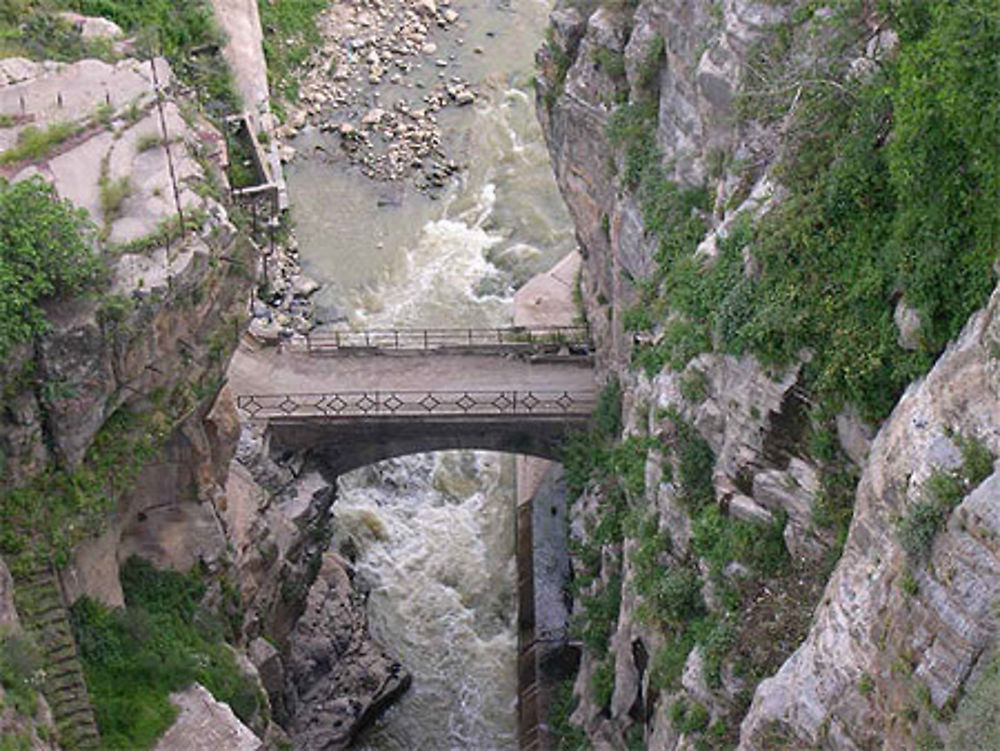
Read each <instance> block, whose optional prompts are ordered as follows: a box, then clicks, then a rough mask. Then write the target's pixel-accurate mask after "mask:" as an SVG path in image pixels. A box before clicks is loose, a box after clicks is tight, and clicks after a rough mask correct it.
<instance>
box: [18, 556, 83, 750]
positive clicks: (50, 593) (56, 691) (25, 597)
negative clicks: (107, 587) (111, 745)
mask: <svg viewBox="0 0 1000 751" xmlns="http://www.w3.org/2000/svg"><path fill="white" fill-rule="evenodd" d="M15 601H16V603H17V609H18V613H19V614H20V616H21V620H22V622H23V623H24V625H25V627H27V629H28V630H29V631H31V632H32V633H33V634H34V636H35V639H36V641H37V642H38V647H39V649H40V650H41V652H42V655H43V658H44V660H45V683H44V684H43V686H42V693H43V694H44V695H45V699H46V700H47V701H48V703H49V706H50V707H51V709H52V716H53V718H54V719H55V724H56V730H57V732H58V736H59V744H60V745H61V746H62V747H63V748H64V749H67V751H91V750H94V751H96V750H97V749H100V748H101V738H100V734H99V733H98V730H97V721H96V719H95V718H94V710H93V707H91V705H90V695H89V694H88V693H87V684H86V682H85V681H84V677H83V666H82V665H81V664H80V660H79V659H78V657H77V652H76V642H75V640H74V639H73V629H72V627H71V626H70V622H69V613H68V612H67V610H66V601H65V598H64V597H63V592H62V588H61V586H60V584H59V580H58V578H57V576H56V574H55V572H54V571H53V570H52V569H51V568H47V567H46V568H38V569H35V570H34V571H32V572H31V573H29V574H26V575H22V576H18V577H17V578H16V580H15Z"/></svg>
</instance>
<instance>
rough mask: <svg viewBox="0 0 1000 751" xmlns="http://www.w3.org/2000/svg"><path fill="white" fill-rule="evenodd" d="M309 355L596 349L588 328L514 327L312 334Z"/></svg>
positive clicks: (309, 340)
mask: <svg viewBox="0 0 1000 751" xmlns="http://www.w3.org/2000/svg"><path fill="white" fill-rule="evenodd" d="M307 346H308V351H309V353H310V354H313V355H323V354H338V353H349V352H357V351H358V350H375V351H451V352H454V351H456V350H473V351H478V350H482V349H494V350H495V349H497V348H501V349H513V350H527V351H532V352H538V351H542V352H553V351H558V350H560V349H563V348H565V349H566V351H567V352H568V353H569V354H590V353H591V352H592V350H593V345H592V343H591V339H590V329H589V328H588V327H586V326H514V327H508V328H492V329H489V328H465V329H459V328H450V329H443V328H439V329H372V330H367V331H327V332H313V333H311V334H309V336H308V338H307Z"/></svg>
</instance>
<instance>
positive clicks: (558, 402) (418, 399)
mask: <svg viewBox="0 0 1000 751" xmlns="http://www.w3.org/2000/svg"><path fill="white" fill-rule="evenodd" d="M596 401H597V395H596V393H595V392H593V391H544V390H543V391H534V390H531V391H338V392H331V393H326V394H244V395H240V396H237V397H236V406H237V407H238V408H239V409H240V411H241V412H243V413H244V414H245V415H246V416H247V417H249V418H250V419H256V420H263V419H271V418H283V417H329V418H333V419H336V418H351V419H356V418H358V417H371V418H386V417H426V416H428V415H435V416H438V415H451V416H463V415H469V416H472V415H475V416H488V415H520V416H533V417H551V416H560V415H586V414H589V413H590V412H592V411H593V409H594V406H595V404H596Z"/></svg>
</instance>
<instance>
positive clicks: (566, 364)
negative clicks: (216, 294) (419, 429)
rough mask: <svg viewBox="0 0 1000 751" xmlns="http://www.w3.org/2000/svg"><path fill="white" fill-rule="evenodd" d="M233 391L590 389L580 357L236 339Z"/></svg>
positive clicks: (589, 376)
mask: <svg viewBox="0 0 1000 751" xmlns="http://www.w3.org/2000/svg"><path fill="white" fill-rule="evenodd" d="M228 376H229V385H230V388H231V389H232V390H233V392H234V393H236V394H316V393H326V392H333V391H338V392H342V391H376V390H378V391H387V392H388V391H410V392H412V391H483V392H485V391H519V392H527V391H547V392H552V391H568V392H587V391H593V390H594V388H595V385H594V372H593V370H592V368H591V367H590V363H589V362H588V361H587V360H586V359H583V358H580V359H576V358H571V357H570V358H565V359H560V360H557V361H546V362H531V361H530V360H529V359H527V358H523V357H518V356H516V355H498V354H451V353H443V352H436V353H414V354H412V355H406V356H397V357H365V356H359V357H311V356H310V355H309V354H308V352H305V351H293V350H287V349H286V350H285V351H283V352H279V351H278V350H277V349H274V348H264V349H258V350H256V351H255V350H254V348H253V347H252V346H251V345H248V344H246V343H241V344H240V347H239V348H238V350H237V352H236V354H235V355H234V357H233V360H232V363H231V364H230V367H229V373H228Z"/></svg>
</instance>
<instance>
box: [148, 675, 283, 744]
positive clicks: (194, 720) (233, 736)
mask: <svg viewBox="0 0 1000 751" xmlns="http://www.w3.org/2000/svg"><path fill="white" fill-rule="evenodd" d="M170 702H171V703H172V704H173V705H174V706H175V707H177V709H178V710H179V713H178V715H177V720H176V721H175V722H174V724H173V725H171V726H170V729H169V730H167V732H166V733H164V735H163V737H162V738H160V740H159V741H158V742H157V744H156V746H155V747H154V749H155V751H220V749H226V751H259V749H261V748H263V747H264V744H263V743H262V742H261V740H260V738H258V737H257V736H256V735H254V734H253V732H252V731H251V730H250V728H248V727H247V726H246V725H244V724H243V723H242V722H240V721H239V719H238V718H237V717H236V715H235V714H233V710H231V709H230V708H229V705H228V704H222V703H221V702H217V701H216V700H215V699H214V698H213V697H212V694H211V693H209V691H208V689H206V688H205V687H204V686H202V685H200V684H197V683H195V684H194V685H193V686H191V687H190V688H188V689H185V690H184V691H181V692H179V693H176V694H172V695H171V696H170Z"/></svg>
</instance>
